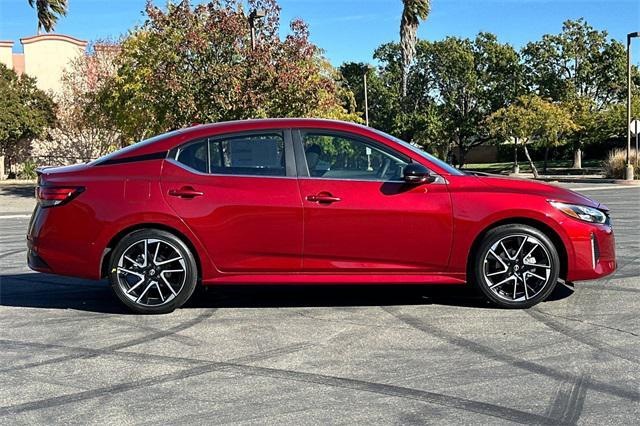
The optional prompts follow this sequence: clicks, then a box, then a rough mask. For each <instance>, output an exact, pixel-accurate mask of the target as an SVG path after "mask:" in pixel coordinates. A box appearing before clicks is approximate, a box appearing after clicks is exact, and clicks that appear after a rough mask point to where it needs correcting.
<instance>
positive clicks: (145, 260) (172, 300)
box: [109, 229, 198, 314]
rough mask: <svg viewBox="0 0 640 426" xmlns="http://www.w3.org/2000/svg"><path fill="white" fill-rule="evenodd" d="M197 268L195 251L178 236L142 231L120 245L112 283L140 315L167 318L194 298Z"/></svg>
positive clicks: (111, 270)
mask: <svg viewBox="0 0 640 426" xmlns="http://www.w3.org/2000/svg"><path fill="white" fill-rule="evenodd" d="M197 276H198V274H197V266H196V262H195V259H194V257H193V254H192V253H191V250H189V248H188V247H187V245H186V244H185V243H184V242H183V241H182V240H181V239H180V238H178V237H176V236H175V235H173V234H171V233H169V232H166V231H162V230H158V229H142V230H138V231H134V232H132V233H130V234H128V235H127V236H125V237H124V238H123V239H122V240H120V242H119V243H118V244H117V245H116V247H115V249H114V251H113V254H112V255H111V262H110V267H109V279H110V281H111V286H112V287H113V291H114V292H115V294H116V296H118V298H119V299H120V300H121V301H122V303H124V304H125V305H126V306H127V307H128V308H130V309H131V310H133V311H134V312H137V313H143V314H163V313H168V312H172V311H173V310H174V309H176V308H179V307H180V306H182V305H183V304H184V303H185V302H186V301H187V300H188V299H189V297H191V295H192V294H193V291H194V289H195V287H196V282H197Z"/></svg>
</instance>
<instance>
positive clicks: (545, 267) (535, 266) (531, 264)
mask: <svg viewBox="0 0 640 426" xmlns="http://www.w3.org/2000/svg"><path fill="white" fill-rule="evenodd" d="M524 265H525V266H527V267H531V268H544V269H551V266H550V265H540V264H537V263H525V264H524Z"/></svg>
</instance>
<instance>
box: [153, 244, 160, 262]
mask: <svg viewBox="0 0 640 426" xmlns="http://www.w3.org/2000/svg"><path fill="white" fill-rule="evenodd" d="M159 250H160V241H158V244H156V252H155V253H154V254H153V264H154V265H157V263H156V259H157V258H158V251H159Z"/></svg>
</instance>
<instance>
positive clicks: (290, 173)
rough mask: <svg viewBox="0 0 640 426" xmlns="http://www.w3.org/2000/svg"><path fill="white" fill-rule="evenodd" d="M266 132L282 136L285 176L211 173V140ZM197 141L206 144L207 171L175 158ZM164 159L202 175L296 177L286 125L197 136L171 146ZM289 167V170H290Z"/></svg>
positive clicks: (265, 133) (291, 143) (289, 134)
mask: <svg viewBox="0 0 640 426" xmlns="http://www.w3.org/2000/svg"><path fill="white" fill-rule="evenodd" d="M267 134H275V135H278V136H280V137H282V140H283V142H284V145H283V148H284V155H285V166H284V170H285V175H286V176H275V175H247V174H241V175H234V174H226V173H211V172H210V170H211V151H210V149H211V144H210V142H211V141H215V140H225V139H236V138H242V137H245V136H254V135H267ZM199 142H204V143H206V144H207V157H208V159H209V160H208V161H207V172H206V173H205V172H201V171H199V170H196V169H193V168H191V167H189V166H188V165H186V164H184V163H181V162H180V161H178V160H177V157H178V156H179V154H180V151H181V150H183V149H184V148H186V147H188V146H190V145H192V144H195V143H199ZM164 160H166V161H171V163H172V164H174V165H176V166H178V167H180V168H182V169H184V170H186V171H188V172H190V173H194V174H197V175H203V176H236V177H254V178H255V177H263V178H296V177H297V176H296V173H295V169H296V164H295V155H294V153H293V142H292V136H291V129H290V128H288V127H275V128H267V129H253V130H245V131H236V132H233V131H231V132H225V133H219V134H213V135H208V136H200V137H198V138H193V139H190V140H187V141H184V142H182V143H180V144H178V145H176V146H174V147H173V148H171V149H169V150H168V151H167V155H166V157H165V158H164ZM290 169H291V170H290Z"/></svg>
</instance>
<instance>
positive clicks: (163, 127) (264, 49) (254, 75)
mask: <svg viewBox="0 0 640 426" xmlns="http://www.w3.org/2000/svg"><path fill="white" fill-rule="evenodd" d="M241 6H242V2H241V1H240V0H228V1H225V2H224V3H222V2H219V1H211V2H209V3H204V4H199V5H197V6H195V8H193V7H191V5H190V4H189V2H188V1H182V2H180V3H178V4H174V3H171V2H170V3H169V4H168V5H167V8H166V10H161V9H159V8H157V7H155V6H153V4H152V3H151V2H148V3H147V8H146V13H147V16H148V18H147V21H146V22H145V23H144V24H143V25H142V26H141V27H140V28H137V29H136V30H134V31H132V32H131V34H130V35H129V36H128V37H127V38H126V39H124V40H123V41H122V44H121V52H120V54H119V55H118V58H117V59H116V68H117V71H116V73H115V76H114V77H113V78H111V79H110V80H109V82H108V83H107V84H105V86H104V88H103V89H102V90H101V91H100V93H99V94H98V95H99V96H98V101H99V103H100V105H101V106H102V108H101V111H103V113H104V114H105V115H106V116H107V117H108V118H109V119H110V120H111V121H112V122H113V123H115V126H116V127H117V128H118V129H119V130H120V132H121V133H122V134H123V135H124V137H125V140H127V141H129V142H130V141H135V140H140V139H142V138H144V137H145V136H147V135H149V134H157V133H162V132H164V131H167V130H170V129H175V128H180V127H184V126H188V125H190V124H191V123H193V122H216V121H225V120H236V119H247V118H264V117H312V116H313V117H327V118H336V119H346V120H359V118H358V117H357V115H356V114H355V111H353V110H351V107H352V106H353V105H352V103H351V100H352V96H350V94H349V93H348V90H347V89H346V88H344V87H342V86H341V84H340V82H339V81H336V77H337V73H336V71H335V70H334V69H333V68H332V67H331V66H330V65H329V64H328V62H327V61H326V60H325V59H324V58H323V57H322V56H321V51H320V50H319V49H318V48H317V47H316V46H315V45H313V44H312V43H310V41H309V32H308V29H307V26H306V24H305V23H304V22H302V21H300V20H296V21H293V22H292V23H291V25H290V28H291V32H290V34H288V35H287V36H286V37H284V38H280V35H279V34H280V28H279V22H280V16H279V12H280V8H279V7H278V5H277V4H276V2H275V0H250V1H249V7H250V8H251V9H253V8H258V9H264V10H265V11H266V17H265V18H264V19H262V20H259V21H256V34H257V40H258V43H257V46H256V48H255V49H252V46H251V42H250V31H249V25H248V21H247V17H246V16H245V14H244V13H243V11H242V7H241Z"/></svg>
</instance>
